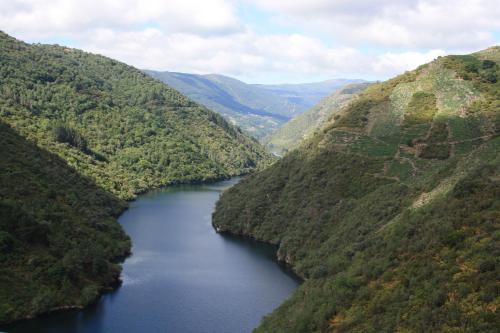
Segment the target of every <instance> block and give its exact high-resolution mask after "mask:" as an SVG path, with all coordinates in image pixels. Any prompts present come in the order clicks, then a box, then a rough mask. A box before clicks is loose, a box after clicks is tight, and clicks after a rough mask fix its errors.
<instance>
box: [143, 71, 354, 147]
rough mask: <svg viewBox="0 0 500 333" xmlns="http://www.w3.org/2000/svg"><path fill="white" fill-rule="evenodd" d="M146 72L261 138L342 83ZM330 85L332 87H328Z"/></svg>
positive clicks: (335, 81)
mask: <svg viewBox="0 0 500 333" xmlns="http://www.w3.org/2000/svg"><path fill="white" fill-rule="evenodd" d="M145 73H147V74H149V75H151V76H152V77H154V78H157V79H159V80H161V81H163V82H165V83H166V84H168V85H169V86H171V87H173V88H174V89H177V90H179V91H180V92H182V93H183V94H185V95H186V96H188V97H190V98H192V99H193V100H194V101H196V102H198V103H201V104H203V105H205V106H206V107H208V108H209V109H211V110H214V111H216V112H218V113H220V114H222V115H223V116H224V117H226V119H229V120H230V122H231V123H233V124H236V125H238V126H240V127H241V128H242V129H243V130H244V131H245V132H246V133H248V134H250V135H252V136H254V137H255V138H258V139H261V138H262V137H264V136H266V135H268V134H270V133H271V132H273V131H274V130H276V129H277V128H278V127H279V126H280V125H282V124H284V123H285V122H287V121H288V120H290V119H291V118H292V117H294V116H296V115H298V114H300V113H302V112H303V111H305V110H306V109H308V108H309V107H311V106H312V105H314V104H316V103H317V102H318V101H319V100H320V99H321V98H323V97H325V96H326V95H328V94H330V93H331V92H332V91H333V90H335V89H337V88H338V87H340V85H341V84H340V82H344V81H347V82H350V80H331V81H327V82H325V83H317V84H314V83H313V84H303V85H276V86H271V85H269V86H267V85H254V84H246V83H244V82H242V81H239V80H236V79H233V78H231V77H228V76H224V75H216V74H210V75H197V74H186V73H174V72H157V71H150V70H146V71H145ZM327 89H328V90H327Z"/></svg>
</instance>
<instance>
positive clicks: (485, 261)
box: [213, 47, 500, 332]
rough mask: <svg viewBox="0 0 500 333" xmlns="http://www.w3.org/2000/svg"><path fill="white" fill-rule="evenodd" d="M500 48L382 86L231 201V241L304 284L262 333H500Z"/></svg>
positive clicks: (225, 222)
mask: <svg viewBox="0 0 500 333" xmlns="http://www.w3.org/2000/svg"><path fill="white" fill-rule="evenodd" d="M499 65H500V47H493V48H490V49H487V50H484V51H481V52H478V53H474V54H471V55H464V56H448V57H442V58H438V59H436V60H435V61H433V62H431V63H429V64H427V65H423V66H421V67H419V68H418V69H416V70H414V71H412V72H408V73H405V74H403V75H400V76H398V77H396V78H394V79H392V80H389V81H386V82H383V83H380V84H374V85H371V86H370V87H368V88H367V89H366V90H365V91H364V92H362V93H361V95H360V97H359V98H358V99H356V100H354V101H352V102H351V103H350V104H349V105H348V106H347V107H346V108H344V109H343V110H342V112H341V113H340V117H338V118H337V119H335V118H333V119H332V121H331V123H330V124H328V125H327V126H326V127H325V128H324V129H323V130H322V131H321V133H318V134H317V135H315V136H314V137H312V138H311V139H309V140H308V141H307V142H306V143H305V144H304V145H303V146H302V147H300V148H299V149H297V150H295V151H292V152H291V153H289V154H288V155H287V156H285V158H283V159H282V160H280V161H279V162H278V163H276V164H275V165H273V166H271V167H270V168H268V169H266V170H264V171H262V172H260V173H258V174H256V175H252V176H250V177H248V178H246V179H245V180H244V181H242V182H241V183H239V184H238V185H237V186H234V187H233V188H231V189H229V190H228V191H226V192H225V193H224V194H223V195H222V197H221V199H220V201H219V202H218V204H217V207H216V211H215V213H214V217H213V223H214V226H215V227H216V228H217V230H219V231H220V232H228V233H233V234H239V235H245V236H250V237H254V238H256V239H259V240H263V241H267V242H271V243H274V244H277V245H278V246H279V249H278V253H277V255H278V258H279V259H280V260H282V261H285V262H287V263H288V264H290V265H291V267H292V268H293V269H294V270H295V272H297V274H299V275H300V276H302V277H303V278H304V279H305V282H304V283H303V284H302V286H301V287H300V288H299V289H298V290H297V291H296V292H295V293H294V294H293V296H292V297H291V298H290V299H289V300H288V301H286V302H285V303H284V304H283V305H282V306H281V307H279V308H278V309H277V310H276V311H274V312H273V313H272V314H271V315H269V316H268V317H266V318H264V320H263V321H262V323H261V326H260V327H259V328H258V329H257V331H258V332H327V331H332V332H498V331H499V330H500V320H499V318H500V317H499V310H500V293H499V288H498V282H499V280H500V279H499V278H500V154H499V151H500V136H499V132H500V80H499V79H500V67H499Z"/></svg>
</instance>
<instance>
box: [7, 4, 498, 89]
mask: <svg viewBox="0 0 500 333" xmlns="http://www.w3.org/2000/svg"><path fill="white" fill-rule="evenodd" d="M240 1H247V0H232V1H231V0H182V1H178V0H169V1H165V0H86V1H81V0H51V1H47V0H9V1H1V2H0V28H1V29H4V30H5V31H6V32H7V33H10V34H13V35H14V36H15V37H18V38H21V39H24V40H30V41H38V40H40V39H42V40H51V38H56V37H57V38H60V37H62V38H66V39H67V40H70V41H72V44H73V45H74V46H77V47H79V48H82V49H84V50H87V51H91V52H95V53H100V54H104V55H107V56H110V57H112V58H116V59H118V60H121V61H124V62H126V63H129V64H131V65H134V66H136V67H139V68H150V69H160V70H173V71H184V72H195V73H210V72H211V73H222V74H227V75H233V76H237V77H240V78H243V79H246V80H250V81H253V82H275V81H296V82H297V81H304V80H317V79H327V78H332V77H362V78H369V79H374V78H378V79H383V78H387V77H390V76H393V75H395V74H398V73H400V72H402V71H404V70H409V69H413V68H415V67H417V66H418V65H420V64H422V63H424V62H427V61H430V60H432V59H434V58H435V57H437V56H438V55H443V54H445V53H446V52H449V51H450V48H454V49H456V50H463V49H464V48H469V47H470V48H473V47H475V46H474V45H476V44H477V45H479V44H481V47H482V46H483V44H485V45H484V46H486V44H487V43H489V42H490V41H491V39H492V37H491V31H492V27H497V26H498V24H499V21H498V20H497V17H498V15H499V14H500V13H498V11H499V10H500V8H498V7H500V6H494V3H493V2H491V1H490V2H489V5H488V1H486V0H470V1H465V0H457V1H456V2H454V3H453V4H447V3H446V2H445V1H444V0H435V1H434V2H432V3H431V2H428V1H427V0H421V1H413V2H410V1H389V0H381V1H376V2H375V1H361V0H351V1H348V0H341V1H338V0H337V1H333V0H294V1H289V0H286V1H285V0H266V1H264V0H258V3H259V6H261V8H265V10H267V11H269V12H271V13H272V15H273V16H275V17H277V18H278V19H279V21H280V22H282V23H283V24H285V25H286V24H292V25H297V26H298V25H302V27H303V29H302V30H300V29H299V30H297V31H301V32H300V33H276V32H273V31H267V32H266V34H257V33H256V32H254V31H253V30H252V29H251V28H250V26H251V24H249V22H244V21H242V19H241V18H240V17H238V10H237V9H238V8H239V7H238V6H239V5H241V2H240ZM486 7H488V8H486ZM485 8H486V9H485ZM325 36H327V38H325ZM332 41H333V43H331V42H332ZM327 43H328V44H327ZM367 43H368V44H372V45H375V46H377V47H376V48H370V47H366V44H367ZM332 45H334V46H332ZM360 45H362V46H363V48H360ZM464 45H465V46H464ZM381 46H384V47H385V48H380V47H381ZM458 46H460V48H459V47H458Z"/></svg>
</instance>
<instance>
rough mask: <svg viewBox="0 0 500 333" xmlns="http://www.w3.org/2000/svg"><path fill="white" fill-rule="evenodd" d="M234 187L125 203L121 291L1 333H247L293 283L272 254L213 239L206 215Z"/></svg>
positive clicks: (186, 189) (172, 191) (180, 190)
mask: <svg viewBox="0 0 500 333" xmlns="http://www.w3.org/2000/svg"><path fill="white" fill-rule="evenodd" d="M234 182H236V180H231V181H225V182H219V183H216V184H213V185H194V186H178V187H173V188H169V189H166V190H162V191H157V192H153V193H148V194H145V195H142V196H140V197H139V198H138V199H137V200H136V201H134V202H132V203H131V205H130V209H129V210H127V211H126V212H125V213H124V214H123V215H122V216H121V217H120V218H119V222H120V224H121V225H122V226H123V228H124V229H125V230H126V232H127V233H128V234H129V235H130V237H131V238H132V242H133V249H132V251H133V255H132V256H131V257H129V258H128V259H127V260H126V261H125V262H124V264H123V273H122V278H123V284H122V286H121V287H119V288H118V289H117V290H115V291H113V292H111V293H109V294H106V295H104V296H103V297H102V298H101V299H100V301H99V302H98V303H97V304H95V305H93V306H91V307H89V308H87V309H85V310H83V311H69V312H61V313H56V314H51V315H47V316H43V317H40V318H37V319H34V320H29V321H23V322H20V323H17V324H15V325H13V326H11V327H8V328H7V329H4V330H6V331H7V332H12V333H16V332H23V333H24V332H40V333H44V332H51V333H52V332H54V333H59V332H82V333H83V332H85V333H86V332H88V333H98V332H141V333H143V332H149V333H154V332H175V333H182V332H196V333H202V332H214V333H224V332H228V333H237V332H251V330H252V329H253V328H254V327H256V326H257V325H258V323H259V321H260V319H261V318H262V316H264V315H266V314H268V313H270V312H271V311H272V310H273V309H275V308H276V307H278V306H279V305H280V304H281V303H282V302H283V301H284V300H285V299H286V298H287V296H288V295H289V294H290V293H291V292H292V291H293V290H294V289H295V288H296V287H297V286H298V283H299V282H298V280H297V279H296V278H294V277H293V276H292V275H291V274H289V272H287V271H286V270H285V269H284V268H283V267H281V266H280V265H278V264H277V263H276V262H275V251H276V250H275V249H274V248H273V247H272V246H267V245H265V244H262V243H256V242H254V241H250V240H245V239H241V238H235V237H228V236H222V235H219V234H217V233H216V232H215V231H214V230H213V228H212V225H211V215H212V211H213V209H214V205H215V202H216V201H217V199H218V197H219V195H220V192H221V191H222V190H223V189H224V188H227V187H228V186H230V185H232V184H234Z"/></svg>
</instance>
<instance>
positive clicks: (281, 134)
mask: <svg viewBox="0 0 500 333" xmlns="http://www.w3.org/2000/svg"><path fill="white" fill-rule="evenodd" d="M369 84H370V83H367V82H365V83H353V84H347V85H345V86H342V88H340V89H337V90H335V91H334V92H333V93H332V94H330V95H328V96H327V97H325V98H323V99H322V100H321V101H320V102H319V103H318V104H316V105H315V106H313V107H312V108H310V109H308V110H307V111H305V112H303V113H301V114H299V115H298V116H297V117H295V118H293V119H292V120H290V121H288V122H287V123H285V124H284V125H283V126H281V127H280V128H279V129H278V130H276V131H275V132H273V133H272V134H271V135H270V136H267V137H265V138H264V139H263V142H264V143H265V144H266V145H267V147H268V148H269V150H270V151H271V152H273V153H275V154H277V155H283V154H284V153H286V152H287V151H289V150H291V149H294V148H296V147H297V146H299V145H300V143H301V142H302V141H304V140H305V139H307V138H308V137H310V136H312V135H313V134H314V133H315V132H316V131H318V130H319V129H320V128H321V127H323V126H324V125H325V124H326V123H328V120H329V119H330V118H331V117H332V116H333V115H335V114H336V113H338V112H340V111H341V110H342V108H343V107H344V106H346V105H347V104H348V103H349V102H351V101H352V100H353V99H354V98H356V97H357V96H358V94H359V93H360V92H361V91H363V90H364V89H366V87H368V85H369Z"/></svg>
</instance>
